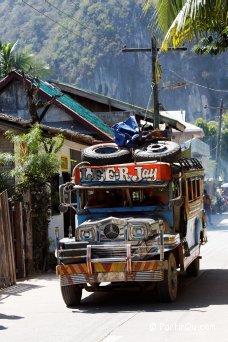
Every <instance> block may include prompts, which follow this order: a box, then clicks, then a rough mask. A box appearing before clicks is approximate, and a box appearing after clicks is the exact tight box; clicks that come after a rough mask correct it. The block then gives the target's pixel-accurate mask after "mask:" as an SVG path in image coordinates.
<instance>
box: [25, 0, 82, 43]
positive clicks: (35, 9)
mask: <svg viewBox="0 0 228 342" xmlns="http://www.w3.org/2000/svg"><path fill="white" fill-rule="evenodd" d="M21 1H22V2H23V3H24V4H26V5H27V6H29V7H31V8H32V9H33V10H34V11H36V12H38V13H40V14H42V15H43V16H45V17H46V18H48V19H49V20H51V21H52V22H53V23H55V24H56V25H59V26H61V27H62V28H64V29H65V30H67V31H68V32H70V33H73V34H74V35H75V36H77V37H79V38H81V36H80V35H79V34H77V33H76V32H75V31H73V30H71V29H69V28H68V27H67V26H64V25H62V24H60V23H59V22H58V21H56V20H54V19H52V18H51V17H49V16H48V15H47V14H45V13H43V12H41V11H39V10H38V9H37V8H35V7H33V6H32V5H31V4H29V3H27V2H26V1H25V0H21Z"/></svg>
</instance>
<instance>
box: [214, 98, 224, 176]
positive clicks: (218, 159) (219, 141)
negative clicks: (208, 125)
mask: <svg viewBox="0 0 228 342" xmlns="http://www.w3.org/2000/svg"><path fill="white" fill-rule="evenodd" d="M222 113H223V99H221V102H220V107H219V125H218V135H217V146H216V169H215V179H216V180H217V181H219V175H220V157H221V136H222Z"/></svg>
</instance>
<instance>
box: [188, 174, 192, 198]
mask: <svg viewBox="0 0 228 342" xmlns="http://www.w3.org/2000/svg"><path fill="white" fill-rule="evenodd" d="M192 200H193V193H192V181H191V179H188V201H189V202H191V201H192Z"/></svg>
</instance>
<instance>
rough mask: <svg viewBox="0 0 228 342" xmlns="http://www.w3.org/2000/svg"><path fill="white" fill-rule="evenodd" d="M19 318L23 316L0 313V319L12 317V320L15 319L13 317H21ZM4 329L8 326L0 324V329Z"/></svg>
mask: <svg viewBox="0 0 228 342" xmlns="http://www.w3.org/2000/svg"><path fill="white" fill-rule="evenodd" d="M21 318H24V317H22V316H15V315H5V314H1V313H0V320H1V319H7V320H9V319H13V320H15V319H21ZM6 329H8V328H7V327H5V326H3V325H0V330H6Z"/></svg>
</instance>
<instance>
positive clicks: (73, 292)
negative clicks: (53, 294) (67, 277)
mask: <svg viewBox="0 0 228 342" xmlns="http://www.w3.org/2000/svg"><path fill="white" fill-rule="evenodd" d="M61 293H62V298H63V300H64V302H65V304H66V306H75V305H79V304H80V302H81V298H82V289H81V287H79V286H78V285H67V286H61Z"/></svg>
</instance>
